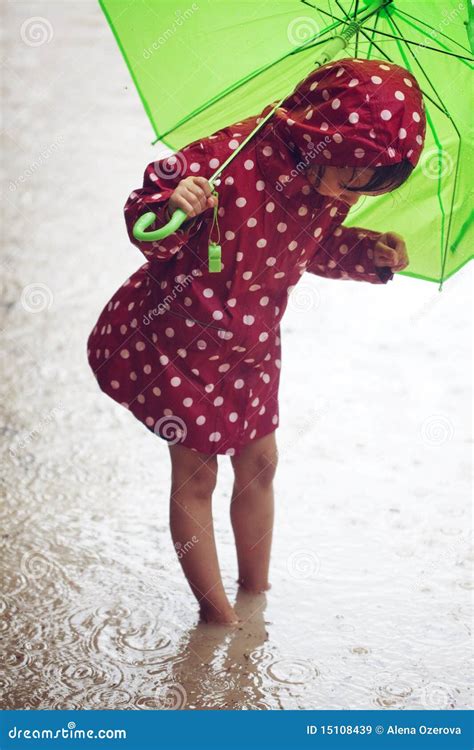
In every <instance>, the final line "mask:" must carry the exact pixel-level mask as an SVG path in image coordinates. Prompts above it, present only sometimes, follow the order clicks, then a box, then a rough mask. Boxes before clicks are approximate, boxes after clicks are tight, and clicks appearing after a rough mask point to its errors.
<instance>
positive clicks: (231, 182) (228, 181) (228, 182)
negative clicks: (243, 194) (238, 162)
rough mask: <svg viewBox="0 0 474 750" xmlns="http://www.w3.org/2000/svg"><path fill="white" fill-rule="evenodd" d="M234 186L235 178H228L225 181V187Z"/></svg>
mask: <svg viewBox="0 0 474 750" xmlns="http://www.w3.org/2000/svg"><path fill="white" fill-rule="evenodd" d="M233 184H234V178H233V177H230V176H229V177H226V178H225V180H224V185H233Z"/></svg>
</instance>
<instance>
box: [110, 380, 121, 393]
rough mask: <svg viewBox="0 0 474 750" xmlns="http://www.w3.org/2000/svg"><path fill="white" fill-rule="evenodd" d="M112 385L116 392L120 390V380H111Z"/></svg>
mask: <svg viewBox="0 0 474 750" xmlns="http://www.w3.org/2000/svg"><path fill="white" fill-rule="evenodd" d="M110 385H111V386H112V388H113V389H114V390H115V391H116V390H117V388H120V383H119V382H118V380H111V381H110Z"/></svg>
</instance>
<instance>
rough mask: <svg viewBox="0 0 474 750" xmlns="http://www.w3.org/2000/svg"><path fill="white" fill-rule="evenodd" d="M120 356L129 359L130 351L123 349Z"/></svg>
mask: <svg viewBox="0 0 474 750" xmlns="http://www.w3.org/2000/svg"><path fill="white" fill-rule="evenodd" d="M120 356H121V357H122V358H123V359H128V358H129V356H130V352H129V351H128V349H122V351H121V352H120Z"/></svg>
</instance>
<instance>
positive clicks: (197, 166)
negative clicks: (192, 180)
mask: <svg viewBox="0 0 474 750" xmlns="http://www.w3.org/2000/svg"><path fill="white" fill-rule="evenodd" d="M189 169H190V171H191V172H199V170H200V169H201V165H200V164H198V162H197V161H193V163H192V164H191V165H190V166H189Z"/></svg>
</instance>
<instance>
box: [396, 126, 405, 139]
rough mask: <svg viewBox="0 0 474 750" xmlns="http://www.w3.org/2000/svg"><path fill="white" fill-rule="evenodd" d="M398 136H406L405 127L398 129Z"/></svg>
mask: <svg viewBox="0 0 474 750" xmlns="http://www.w3.org/2000/svg"><path fill="white" fill-rule="evenodd" d="M398 137H399V138H400V139H403V138H406V137H407V131H406V130H405V128H400V130H399V131H398Z"/></svg>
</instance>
